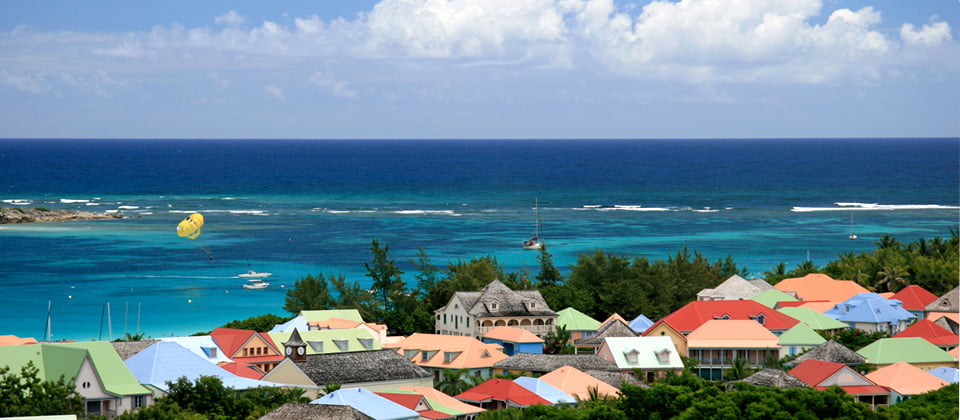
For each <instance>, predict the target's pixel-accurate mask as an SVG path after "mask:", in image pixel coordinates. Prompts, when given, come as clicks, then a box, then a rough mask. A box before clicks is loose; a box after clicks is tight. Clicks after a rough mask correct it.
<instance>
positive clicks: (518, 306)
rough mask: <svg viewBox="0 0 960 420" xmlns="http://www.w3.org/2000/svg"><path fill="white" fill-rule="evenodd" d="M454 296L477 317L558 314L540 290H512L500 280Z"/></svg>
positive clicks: (455, 293)
mask: <svg viewBox="0 0 960 420" xmlns="http://www.w3.org/2000/svg"><path fill="white" fill-rule="evenodd" d="M454 297H456V298H457V299H459V300H460V303H462V304H463V307H464V308H469V309H467V312H469V313H470V315H472V316H475V317H491V316H551V315H552V316H556V315H557V313H556V312H554V311H553V310H552V309H550V306H549V305H547V301H545V300H544V299H543V296H541V295H540V292H539V291H536V290H511V289H510V288H509V287H507V285H505V284H503V283H502V282H501V281H500V280H494V281H492V282H490V284H488V285H486V286H484V287H483V289H482V290H480V291H479V292H454ZM494 303H496V309H494V306H493V304H494ZM440 310H443V308H441V309H439V310H438V311H440Z"/></svg>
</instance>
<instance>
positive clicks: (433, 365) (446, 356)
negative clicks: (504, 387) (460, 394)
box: [387, 333, 510, 381]
mask: <svg viewBox="0 0 960 420" xmlns="http://www.w3.org/2000/svg"><path fill="white" fill-rule="evenodd" d="M387 348H388V349H389V350H391V351H394V352H396V353H397V354H399V355H402V358H403V359H404V360H408V361H410V362H412V363H415V364H416V365H417V366H419V367H421V368H423V369H426V371H427V372H429V373H430V374H431V376H432V377H433V380H434V381H440V380H442V379H443V377H442V376H443V370H444V369H469V370H470V373H471V374H474V375H478V376H481V377H483V378H489V377H491V376H493V365H494V364H495V363H497V362H499V361H501V360H503V359H506V358H507V357H510V356H507V355H506V354H504V353H503V352H502V351H501V348H502V347H501V346H500V345H497V344H487V343H484V342H482V341H480V340H477V339H476V338H473V337H468V336H456V335H441V334H422V333H414V334H412V335H410V336H409V337H407V338H405V339H404V340H402V341H400V342H398V343H392V344H388V345H387Z"/></svg>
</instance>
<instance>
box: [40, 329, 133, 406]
mask: <svg viewBox="0 0 960 420" xmlns="http://www.w3.org/2000/svg"><path fill="white" fill-rule="evenodd" d="M51 346H60V347H68V348H81V349H84V350H86V351H87V353H88V354H89V356H90V360H91V362H93V365H94V367H95V368H96V370H97V376H98V377H99V378H100V381H101V382H102V383H103V387H104V389H105V390H106V391H107V392H110V393H112V394H114V395H141V394H149V393H150V390H149V389H147V388H145V387H144V386H143V385H141V384H140V381H139V380H137V378H136V377H135V376H134V375H133V374H132V373H131V372H130V369H128V368H127V365H126V364H124V362H123V360H122V359H120V356H119V355H118V354H117V351H116V350H114V349H113V346H111V345H110V343H109V342H106V341H85V342H77V343H57V344H51Z"/></svg>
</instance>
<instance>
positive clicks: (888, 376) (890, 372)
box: [867, 362, 950, 395]
mask: <svg viewBox="0 0 960 420" xmlns="http://www.w3.org/2000/svg"><path fill="white" fill-rule="evenodd" d="M867 379H870V380H871V381H873V382H874V383H876V384H877V385H880V386H885V387H888V388H890V389H892V390H894V391H896V392H897V393H898V394H900V395H918V394H923V393H925V392H929V391H934V390H937V389H940V388H942V387H944V386H947V385H950V383H948V382H947V381H944V380H943V379H940V378H938V377H936V376H934V375H931V374H930V373H928V372H924V371H923V370H922V369H920V368H918V367H915V366H913V365H911V364H909V363H906V362H897V363H894V364H892V365H889V366H884V367H882V368H880V369H877V370H875V371H873V372H870V373H868V374H867Z"/></svg>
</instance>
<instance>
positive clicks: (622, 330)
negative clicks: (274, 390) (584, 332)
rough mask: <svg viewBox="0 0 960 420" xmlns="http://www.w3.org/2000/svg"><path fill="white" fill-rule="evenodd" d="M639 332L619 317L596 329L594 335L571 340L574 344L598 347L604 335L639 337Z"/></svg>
mask: <svg viewBox="0 0 960 420" xmlns="http://www.w3.org/2000/svg"><path fill="white" fill-rule="evenodd" d="M639 336H640V334H639V333H637V332H636V331H634V330H633V328H630V326H629V325H627V324H624V323H623V322H622V321H620V320H619V319H614V320H613V321H610V322H608V323H606V324H604V325H603V326H601V327H600V329H599V330H597V334H596V335H592V336H590V337H583V338H578V339H576V340H574V341H573V343H574V345H576V346H596V347H600V344H603V339H604V338H606V337H639Z"/></svg>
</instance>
